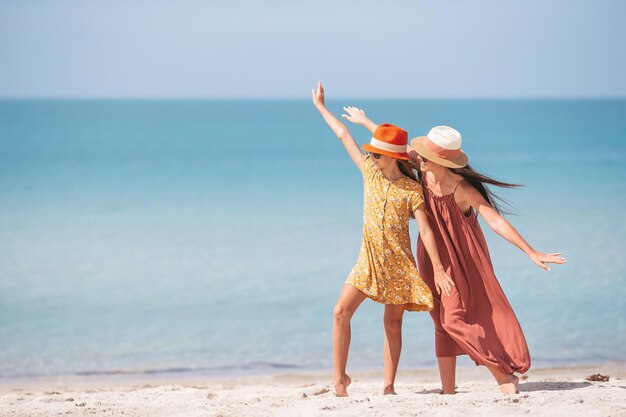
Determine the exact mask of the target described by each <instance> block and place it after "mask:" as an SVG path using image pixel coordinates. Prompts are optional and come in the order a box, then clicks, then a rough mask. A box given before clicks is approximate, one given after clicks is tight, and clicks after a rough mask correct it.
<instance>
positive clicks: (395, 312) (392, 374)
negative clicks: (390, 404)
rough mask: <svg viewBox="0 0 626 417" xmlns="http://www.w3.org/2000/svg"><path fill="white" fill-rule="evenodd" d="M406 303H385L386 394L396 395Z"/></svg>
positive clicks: (384, 391)
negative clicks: (395, 388)
mask: <svg viewBox="0 0 626 417" xmlns="http://www.w3.org/2000/svg"><path fill="white" fill-rule="evenodd" d="M404 309H405V307H404V305H403V304H402V305H391V304H387V305H385V317H384V319H383V322H384V325H385V388H384V390H383V393H384V394H385V395H387V394H392V395H396V392H395V390H394V386H393V384H394V381H395V380H396V373H397V372H398V363H399V362H400V352H401V351H402V315H403V314H404Z"/></svg>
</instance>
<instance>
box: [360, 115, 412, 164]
mask: <svg viewBox="0 0 626 417" xmlns="http://www.w3.org/2000/svg"><path fill="white" fill-rule="evenodd" d="M408 140H409V134H408V133H407V132H406V130H402V129H400V128H399V127H398V126H394V125H390V124H389V123H383V124H382V125H379V126H378V128H376V130H375V131H374V134H373V135H372V140H371V141H370V143H366V144H364V145H363V150H364V151H366V152H374V153H379V154H382V155H387V156H390V157H392V158H396V159H405V160H408V159H409V155H408V154H407V153H406V149H407V142H408Z"/></svg>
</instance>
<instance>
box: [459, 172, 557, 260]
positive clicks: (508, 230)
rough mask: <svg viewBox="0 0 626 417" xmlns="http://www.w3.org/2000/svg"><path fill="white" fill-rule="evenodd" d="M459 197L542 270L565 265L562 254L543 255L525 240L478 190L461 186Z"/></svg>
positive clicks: (463, 183)
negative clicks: (556, 265) (555, 265)
mask: <svg viewBox="0 0 626 417" xmlns="http://www.w3.org/2000/svg"><path fill="white" fill-rule="evenodd" d="M456 193H457V196H458V198H459V199H460V200H462V201H467V202H468V203H469V204H470V205H471V206H472V208H474V209H475V210H476V211H477V212H478V214H480V215H481V216H483V218H484V219H485V221H486V222H487V224H488V225H489V227H491V229H492V230H493V231H494V232H496V233H497V234H499V235H500V236H502V237H503V238H504V239H506V240H507V241H509V242H510V243H511V244H513V245H515V246H517V247H518V248H519V249H521V250H522V251H523V252H524V253H525V254H526V255H528V257H529V258H530V259H531V260H532V261H533V262H534V263H535V264H536V265H537V266H539V267H540V268H543V269H545V270H547V271H549V270H550V267H548V265H546V264H548V263H554V264H564V263H565V258H563V257H562V256H561V252H555V253H542V252H539V251H537V250H535V249H534V248H533V247H532V246H530V244H529V243H528V242H526V240H524V238H523V237H522V236H521V235H520V234H519V233H518V232H517V230H515V228H514V227H513V226H512V225H511V223H509V222H508V221H507V220H506V219H505V218H504V217H502V216H500V215H499V214H498V212H497V211H496V210H495V209H494V208H493V207H492V206H491V204H489V203H488V202H487V200H485V198H484V197H483V196H482V194H480V193H479V192H478V190H477V189H476V188H474V187H472V186H471V185H470V184H468V183H466V182H462V183H460V184H459V189H458V190H457V192H456Z"/></svg>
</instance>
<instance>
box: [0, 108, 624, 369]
mask: <svg viewBox="0 0 626 417" xmlns="http://www.w3.org/2000/svg"><path fill="white" fill-rule="evenodd" d="M343 105H355V106H359V107H362V108H364V109H365V110H366V112H367V113H368V115H369V116H370V117H371V118H372V119H374V120H375V121H377V122H379V123H380V122H390V123H394V124H398V125H400V126H403V127H405V128H406V129H407V130H409V132H410V134H411V135H415V136H416V135H418V134H424V133H426V132H427V131H428V130H429V129H430V127H432V126H434V125H439V124H447V125H451V126H454V127H456V128H457V129H458V130H460V131H461V132H462V134H463V136H464V148H465V149H466V151H467V153H468V154H469V156H470V158H471V160H472V165H473V166H474V167H475V168H476V169H478V170H480V171H482V172H485V173H487V174H490V175H493V176H495V177H497V178H499V179H502V180H505V181H510V182H516V183H521V184H524V185H525V187H523V188H521V189H518V190H498V192H499V193H500V194H501V195H502V196H504V197H505V198H507V199H509V200H511V201H512V202H513V203H514V204H515V206H514V211H515V213H516V214H515V215H510V216H508V218H509V220H510V221H511V222H512V223H513V225H514V226H516V227H517V229H518V230H519V231H520V232H521V233H522V235H523V236H524V237H526V238H527V240H529V241H530V243H531V244H532V245H534V246H535V247H536V248H537V249H539V250H543V251H550V252H552V251H562V252H563V253H564V255H565V256H566V257H567V259H568V263H567V264H566V265H564V266H555V267H554V268H553V269H552V271H550V272H545V271H542V270H540V269H539V268H537V267H536V266H534V265H533V264H532V263H531V262H530V261H529V260H528V258H527V257H525V255H524V254H523V253H522V252H520V251H519V250H518V249H516V248H514V247H513V246H511V245H510V244H508V243H507V242H505V241H504V240H503V239H501V238H500V237H498V236H497V235H495V234H494V233H493V232H491V231H490V230H487V228H486V227H485V226H484V223H483V226H484V228H485V234H486V236H487V239H488V243H489V245H490V249H491V253H492V257H493V260H494V265H495V268H496V272H497V275H498V277H499V279H500V282H501V284H502V286H503V288H504V290H505V292H506V294H507V296H508V297H509V301H510V302H511V304H512V305H513V307H514V309H515V311H516V313H517V315H518V318H519V320H520V322H521V324H522V327H523V329H524V331H525V334H526V337H527V340H528V343H529V347H530V350H531V355H532V357H533V362H534V365H535V366H548V365H550V366H552V365H567V364H584V363H597V362H609V361H624V360H626V353H625V352H626V351H625V350H624V346H625V345H626V321H625V319H624V313H625V312H626V308H625V307H626V302H625V300H626V290H625V289H624V286H625V285H624V284H625V279H624V275H625V274H626V256H624V251H625V250H626V212H625V210H624V207H625V204H626V181H625V179H624V178H625V176H626V101H623V100H622V101H601V100H596V101H540V100H535V101H410V100H405V101H365V100H345V101H342V102H331V103H329V107H330V108H331V110H333V111H334V112H335V113H338V112H339V111H340V108H341V106H343ZM350 128H351V131H352V132H353V135H354V136H355V138H357V140H358V141H359V142H360V143H363V142H366V141H368V140H369V137H370V135H369V134H368V132H367V131H365V130H364V129H363V128H362V127H360V126H350ZM361 210H362V185H361V179H360V174H359V172H358V171H357V169H356V168H355V167H354V166H353V165H352V163H351V162H350V160H349V158H348V157H347V156H346V155H345V153H344V151H343V148H342V147H341V145H340V143H339V141H338V140H337V139H336V138H335V137H334V136H333V135H332V133H331V132H330V130H329V129H328V128H327V127H326V125H325V124H324V122H323V120H322V119H321V117H320V116H319V115H318V114H317V113H316V111H315V110H314V108H313V106H312V105H310V104H309V103H308V102H307V101H29V100H25V101H2V102H0V377H2V378H5V379H7V378H9V379H10V378H18V377H28V376H40V375H68V374H83V375H84V374H109V373H159V372H164V373H167V372H204V373H218V374H219V373H240V372H275V371H277V370H278V371H281V370H313V369H315V370H318V369H329V368H331V366H332V355H331V349H332V346H331V332H332V307H333V305H334V303H335V301H336V298H337V296H338V294H339V291H340V289H341V286H342V284H343V282H344V280H345V278H346V276H347V274H348V273H349V271H350V269H351V268H352V266H353V265H354V262H355V261H356V258H357V254H358V250H359V246H360V239H361V225H362V223H361V221H362V213H361ZM412 232H413V242H414V243H415V240H416V238H417V236H416V234H415V229H414V228H413V229H412ZM382 312H383V307H382V306H381V305H379V304H376V303H374V302H372V301H368V300H366V302H365V303H364V304H363V305H362V307H361V308H360V309H359V310H358V311H357V313H356V315H355V318H354V319H353V342H352V347H351V352H350V359H349V368H351V369H382V344H383V330H382ZM435 363H436V362H435V358H434V347H433V329H432V322H431V319H430V317H429V315H428V314H426V313H407V315H406V318H405V324H404V350H403V357H402V362H401V365H400V366H401V367H402V368H416V367H429V366H434V365H435ZM468 363H469V361H466V362H465V364H468Z"/></svg>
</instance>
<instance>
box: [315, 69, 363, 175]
mask: <svg viewBox="0 0 626 417" xmlns="http://www.w3.org/2000/svg"><path fill="white" fill-rule="evenodd" d="M311 96H312V98H313V104H315V108H317V110H318V111H319V112H320V114H321V115H322V117H323V118H324V120H325V121H326V123H328V126H329V127H330V128H331V129H332V131H333V132H334V133H335V135H337V137H338V138H339V139H340V140H341V143H343V146H344V147H345V148H346V151H347V152H348V155H350V158H352V161H353V162H354V164H355V165H356V166H357V168H359V171H361V172H362V171H363V161H364V160H365V157H364V156H363V152H361V150H360V149H359V145H357V143H356V141H355V140H354V138H353V137H352V135H351V134H350V131H349V130H348V128H347V127H346V125H344V124H343V123H342V122H341V121H340V120H339V119H337V118H336V117H335V116H333V115H332V113H331V112H329V111H328V109H327V108H326V106H324V87H323V86H322V83H321V82H319V81H318V83H317V91H315V90H311Z"/></svg>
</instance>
